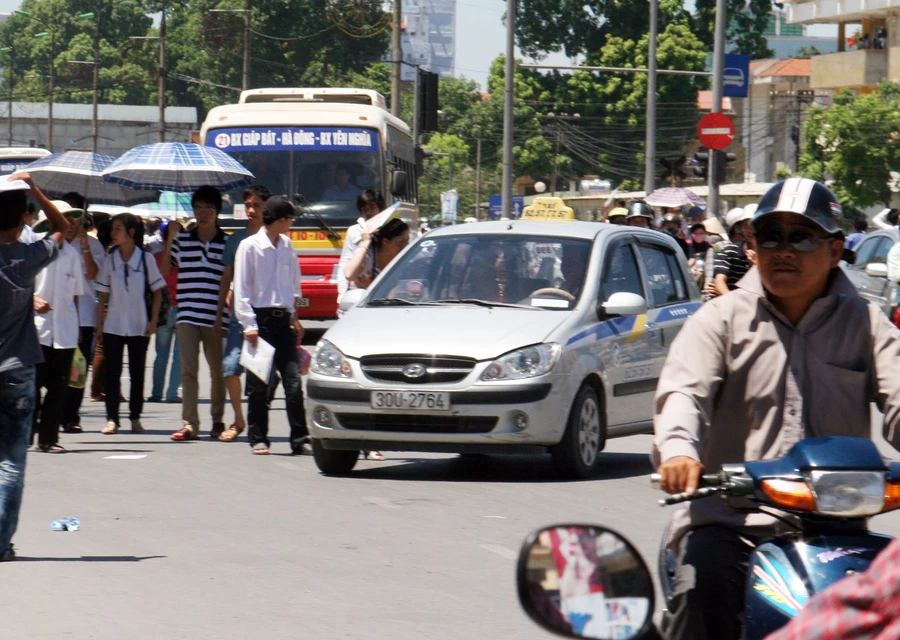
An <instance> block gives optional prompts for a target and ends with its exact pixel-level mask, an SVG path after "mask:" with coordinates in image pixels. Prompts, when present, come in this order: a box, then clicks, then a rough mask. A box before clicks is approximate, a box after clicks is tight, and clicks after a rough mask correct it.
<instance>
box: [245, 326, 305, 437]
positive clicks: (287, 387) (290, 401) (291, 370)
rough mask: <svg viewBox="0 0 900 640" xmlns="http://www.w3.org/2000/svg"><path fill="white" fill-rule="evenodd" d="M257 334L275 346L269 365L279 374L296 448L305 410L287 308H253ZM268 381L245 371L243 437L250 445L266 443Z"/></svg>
mask: <svg viewBox="0 0 900 640" xmlns="http://www.w3.org/2000/svg"><path fill="white" fill-rule="evenodd" d="M254 311H255V312H256V323H257V325H258V326H259V337H260V338H262V339H263V340H265V341H266V342H268V343H269V344H271V345H272V346H273V347H275V364H274V365H273V368H274V369H275V370H277V371H278V373H279V374H280V375H281V384H282V386H283V387H284V399H285V404H286V409H287V419H288V424H289V425H290V427H291V436H290V438H291V451H293V452H295V453H299V452H300V448H301V446H302V445H303V441H304V438H306V437H307V436H308V435H309V430H308V429H307V428H306V412H305V411H304V409H303V389H302V387H301V386H300V352H299V351H297V336H296V335H295V334H294V332H293V330H292V329H291V315H290V312H289V310H286V309H285V310H282V309H278V310H272V309H254ZM268 389H269V383H268V381H267V380H260V379H259V378H257V377H256V376H255V375H254V374H253V373H251V372H249V371H248V372H247V394H248V395H249V396H250V399H249V401H248V403H247V404H248V411H247V422H248V428H247V437H248V439H249V440H250V446H253V445H254V444H256V443H257V442H262V443H265V445H266V446H269V444H270V443H269V406H268V405H269V402H268Z"/></svg>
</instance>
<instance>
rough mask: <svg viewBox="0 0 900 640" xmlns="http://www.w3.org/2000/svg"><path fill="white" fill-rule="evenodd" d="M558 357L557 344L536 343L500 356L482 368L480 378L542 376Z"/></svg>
mask: <svg viewBox="0 0 900 640" xmlns="http://www.w3.org/2000/svg"><path fill="white" fill-rule="evenodd" d="M558 359H559V345H558V344H556V343H553V342H551V343H547V344H536V345H534V346H531V347H525V348H524V349H517V350H516V351H511V352H510V353H507V354H506V355H503V356H500V357H499V358H497V359H496V360H494V361H493V362H492V363H491V364H490V365H489V366H488V368H487V369H485V370H484V373H483V374H481V379H482V380H521V379H523V378H534V377H536V376H542V375H544V374H545V373H547V372H548V371H550V370H551V369H552V368H553V365H555V364H556V361H557V360H558Z"/></svg>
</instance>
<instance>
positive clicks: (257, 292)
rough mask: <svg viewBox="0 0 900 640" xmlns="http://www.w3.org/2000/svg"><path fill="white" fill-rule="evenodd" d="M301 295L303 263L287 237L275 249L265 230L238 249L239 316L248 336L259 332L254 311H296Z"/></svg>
mask: <svg viewBox="0 0 900 640" xmlns="http://www.w3.org/2000/svg"><path fill="white" fill-rule="evenodd" d="M299 295H301V289H300V263H299V262H298V261H297V255H296V254H295V253H294V247H293V245H291V240H290V238H288V237H287V236H286V235H283V234H282V235H281V236H279V238H278V244H277V245H273V244H272V241H271V240H269V236H267V235H266V228H265V227H263V228H262V229H260V230H259V231H258V232H257V233H255V234H254V235H252V236H250V237H249V238H247V239H245V240H244V241H243V242H241V244H240V245H238V249H237V253H236V254H235V257H234V300H235V313H236V315H237V318H238V321H239V322H240V323H241V326H242V327H243V328H244V333H247V332H249V331H258V330H259V327H258V325H257V324H256V313H255V312H254V311H253V308H254V307H256V308H267V307H280V308H282V309H288V310H290V311H293V309H294V298H295V297H296V296H299Z"/></svg>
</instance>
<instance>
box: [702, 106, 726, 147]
mask: <svg viewBox="0 0 900 640" xmlns="http://www.w3.org/2000/svg"><path fill="white" fill-rule="evenodd" d="M697 137H698V138H700V144H702V145H703V146H704V147H706V148H707V149H716V150H721V149H724V148H725V147H727V146H728V145H730V144H731V141H732V140H734V123H733V122H731V118H729V117H728V116H726V115H725V114H724V113H708V114H706V115H705V116H703V117H702V118H700V122H699V123H698V124H697Z"/></svg>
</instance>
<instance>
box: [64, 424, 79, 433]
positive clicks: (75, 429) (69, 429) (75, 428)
mask: <svg viewBox="0 0 900 640" xmlns="http://www.w3.org/2000/svg"><path fill="white" fill-rule="evenodd" d="M62 430H63V433H81V432H83V431H84V429H82V428H81V425H80V424H67V425H65V426H64V427H63V428H62Z"/></svg>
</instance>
